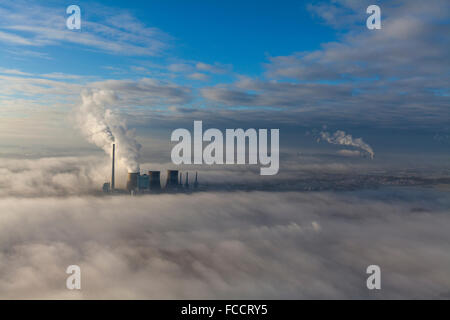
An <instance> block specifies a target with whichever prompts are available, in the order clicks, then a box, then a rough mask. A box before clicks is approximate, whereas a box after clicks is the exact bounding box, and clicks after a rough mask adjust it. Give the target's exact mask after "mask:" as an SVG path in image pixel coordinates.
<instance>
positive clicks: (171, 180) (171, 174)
mask: <svg viewBox="0 0 450 320" xmlns="http://www.w3.org/2000/svg"><path fill="white" fill-rule="evenodd" d="M178 186H179V184H178V170H167V180H166V188H168V189H173V188H177V187H178Z"/></svg>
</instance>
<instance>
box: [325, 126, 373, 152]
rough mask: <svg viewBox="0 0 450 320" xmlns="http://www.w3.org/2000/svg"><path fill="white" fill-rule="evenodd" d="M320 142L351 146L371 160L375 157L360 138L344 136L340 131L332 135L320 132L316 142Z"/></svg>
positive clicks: (349, 135) (369, 147) (370, 148)
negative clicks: (361, 151)
mask: <svg viewBox="0 0 450 320" xmlns="http://www.w3.org/2000/svg"><path fill="white" fill-rule="evenodd" d="M320 140H324V141H326V142H328V143H331V144H337V145H345V146H352V147H355V148H358V149H361V150H363V151H364V152H365V153H367V154H368V155H369V156H370V158H371V159H373V157H374V156H375V153H374V152H373V150H372V147H371V146H369V145H368V144H367V143H365V142H364V141H363V140H362V138H356V139H354V138H353V137H352V135H351V134H346V133H345V132H344V131H341V130H338V131H336V132H335V133H334V134H333V135H331V134H330V133H329V132H325V131H322V132H320V137H319V139H318V141H320Z"/></svg>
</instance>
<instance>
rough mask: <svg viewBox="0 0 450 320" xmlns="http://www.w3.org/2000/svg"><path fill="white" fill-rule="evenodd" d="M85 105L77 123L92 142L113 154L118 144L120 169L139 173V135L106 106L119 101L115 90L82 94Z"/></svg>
mask: <svg viewBox="0 0 450 320" xmlns="http://www.w3.org/2000/svg"><path fill="white" fill-rule="evenodd" d="M81 98H82V103H81V105H80V106H79V108H78V112H77V123H78V126H79V127H80V129H81V131H82V133H83V134H84V136H85V137H86V138H87V139H88V140H89V142H91V143H93V144H95V145H96V146H99V147H100V148H102V149H103V150H104V151H105V152H106V153H107V154H111V147H112V144H113V143H116V154H117V159H118V162H119V165H120V166H124V167H126V168H127V170H128V172H138V171H139V162H138V158H139V150H140V149H141V145H140V144H139V143H138V142H137V141H136V137H135V133H134V131H132V130H129V129H128V128H127V126H126V123H125V122H124V121H123V120H122V119H120V117H119V116H118V115H117V114H116V113H114V112H113V111H112V110H111V109H108V108H106V106H108V105H109V106H111V105H113V104H114V103H116V102H117V100H118V98H117V96H116V94H115V93H114V91H112V90H85V91H83V92H82V93H81Z"/></svg>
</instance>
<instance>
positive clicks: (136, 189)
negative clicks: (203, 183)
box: [103, 144, 199, 195]
mask: <svg viewBox="0 0 450 320" xmlns="http://www.w3.org/2000/svg"><path fill="white" fill-rule="evenodd" d="M111 158H112V172H111V182H105V183H104V184H103V192H104V193H125V192H126V193H129V194H132V195H134V194H144V193H160V192H171V193H173V192H183V191H187V190H188V189H189V174H188V172H186V173H185V182H184V185H183V174H182V173H181V172H179V171H178V170H167V178H166V183H165V186H164V189H163V188H162V186H161V172H160V171H148V173H147V174H145V173H144V174H141V173H140V172H129V173H128V177H127V183H126V188H125V190H120V189H116V188H115V144H113V145H112V157H111ZM198 186H199V184H198V173H197V172H196V173H195V182H194V184H193V187H194V189H197V188H198Z"/></svg>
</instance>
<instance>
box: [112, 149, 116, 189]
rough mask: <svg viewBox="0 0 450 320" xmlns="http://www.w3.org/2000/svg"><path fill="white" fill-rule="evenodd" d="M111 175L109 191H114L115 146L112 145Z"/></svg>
mask: <svg viewBox="0 0 450 320" xmlns="http://www.w3.org/2000/svg"><path fill="white" fill-rule="evenodd" d="M112 147H113V148H112V174H111V191H114V179H115V177H114V161H115V157H116V144H115V143H113V145H112Z"/></svg>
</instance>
